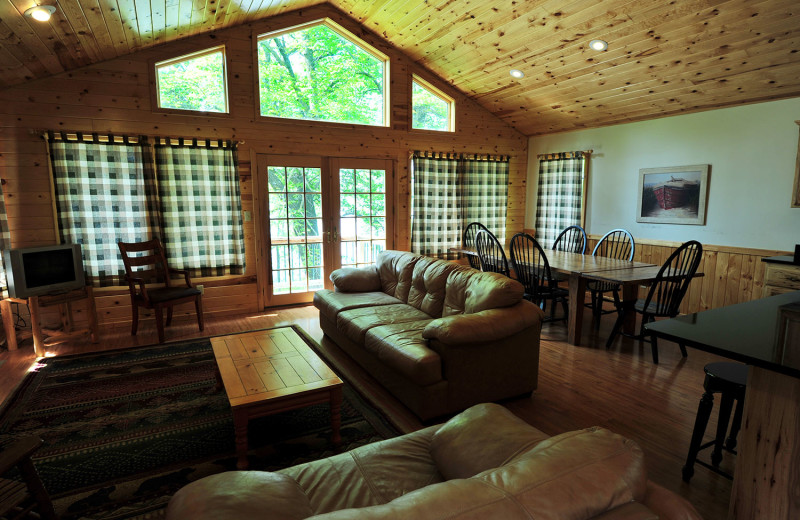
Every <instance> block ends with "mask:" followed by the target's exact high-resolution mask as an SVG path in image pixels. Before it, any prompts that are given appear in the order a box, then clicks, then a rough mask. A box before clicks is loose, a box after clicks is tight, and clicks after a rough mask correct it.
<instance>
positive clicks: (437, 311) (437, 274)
mask: <svg viewBox="0 0 800 520" xmlns="http://www.w3.org/2000/svg"><path fill="white" fill-rule="evenodd" d="M463 269H469V268H468V267H464V266H463V265H460V264H456V263H454V262H446V261H444V260H436V259H433V258H428V257H423V258H420V259H419V260H417V263H416V264H414V274H413V277H412V278H411V289H410V290H409V293H408V304H409V305H411V306H413V307H416V308H417V309H419V310H421V311H422V312H424V313H425V314H427V315H428V316H432V317H434V318H440V317H441V316H442V308H443V307H444V295H445V287H446V286H447V276H448V275H449V274H450V273H451V272H452V271H456V270H463Z"/></svg>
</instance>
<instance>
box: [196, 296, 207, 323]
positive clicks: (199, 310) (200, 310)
mask: <svg viewBox="0 0 800 520" xmlns="http://www.w3.org/2000/svg"><path fill="white" fill-rule="evenodd" d="M194 309H195V311H197V325H198V326H199V327H200V330H203V327H205V324H204V323H203V300H202V298H200V297H199V296H198V297H197V298H195V299H194Z"/></svg>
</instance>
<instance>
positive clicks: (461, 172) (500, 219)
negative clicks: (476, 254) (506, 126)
mask: <svg viewBox="0 0 800 520" xmlns="http://www.w3.org/2000/svg"><path fill="white" fill-rule="evenodd" d="M508 165H509V158H508V157H505V156H504V157H497V158H495V157H486V156H483V157H481V156H476V155H463V154H446V153H431V152H414V153H413V155H412V156H411V168H412V172H411V174H412V180H411V183H412V190H411V251H413V252H415V253H419V254H423V255H428V256H434V257H437V258H447V259H452V258H456V257H457V256H458V255H457V254H456V253H450V252H448V249H449V248H451V247H457V246H460V245H461V235H462V233H463V230H464V228H465V227H466V226H467V224H469V223H470V222H475V221H478V222H480V223H482V224H483V225H485V226H486V227H487V228H488V229H489V231H491V232H492V233H494V234H495V236H497V237H498V239H499V240H501V241H505V233H506V211H507V207H508Z"/></svg>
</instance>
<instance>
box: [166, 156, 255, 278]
mask: <svg viewBox="0 0 800 520" xmlns="http://www.w3.org/2000/svg"><path fill="white" fill-rule="evenodd" d="M212 144H214V145H217V146H216V147H212V146H211V145H212ZM155 155H156V172H157V177H158V189H159V196H160V200H161V214H162V229H163V242H164V247H165V249H166V253H167V260H168V261H169V263H170V266H171V267H175V268H177V269H188V270H189V271H190V273H191V275H192V276H222V275H226V274H242V273H243V272H244V267H245V265H244V264H245V248H244V230H243V227H242V203H241V196H240V191H239V167H238V164H237V162H236V150H235V144H231V143H228V142H221V141H213V142H210V141H206V146H196V145H195V144H186V145H180V144H179V145H171V144H163V145H160V144H159V145H156V147H155Z"/></svg>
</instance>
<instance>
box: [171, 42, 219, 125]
mask: <svg viewBox="0 0 800 520" xmlns="http://www.w3.org/2000/svg"><path fill="white" fill-rule="evenodd" d="M156 76H157V82H158V106H160V107H161V108H174V109H178V110H198V111H202V112H227V111H228V100H227V97H226V92H225V90H226V89H225V81H226V78H225V52H224V51H223V49H219V50H217V51H214V52H209V53H205V54H202V55H200V56H195V57H187V58H186V59H184V60H180V61H173V60H169V61H168V62H162V63H156Z"/></svg>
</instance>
